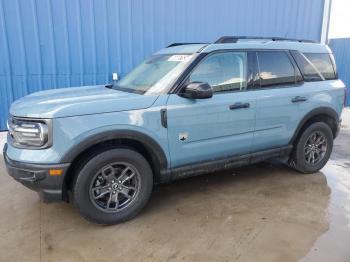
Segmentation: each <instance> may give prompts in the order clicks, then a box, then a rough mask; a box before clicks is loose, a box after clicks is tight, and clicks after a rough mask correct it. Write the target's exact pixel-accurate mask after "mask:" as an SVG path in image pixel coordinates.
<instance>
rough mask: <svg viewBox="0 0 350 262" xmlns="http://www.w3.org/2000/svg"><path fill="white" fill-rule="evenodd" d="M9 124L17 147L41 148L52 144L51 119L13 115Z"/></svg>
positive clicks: (10, 132)
mask: <svg viewBox="0 0 350 262" xmlns="http://www.w3.org/2000/svg"><path fill="white" fill-rule="evenodd" d="M7 125H8V129H9V135H10V137H11V140H12V144H13V145H14V146H15V147H18V148H34V149H41V148H47V147H49V146H51V144H52V142H51V134H50V133H51V120H48V119H45V120H44V119H30V118H28V119H27V118H17V117H11V118H10V119H9V120H8V124H7Z"/></svg>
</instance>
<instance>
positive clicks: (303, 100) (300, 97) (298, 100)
mask: <svg viewBox="0 0 350 262" xmlns="http://www.w3.org/2000/svg"><path fill="white" fill-rule="evenodd" d="M291 101H292V103H298V102H305V101H307V98H306V97H304V96H296V97H293V98H292V100H291Z"/></svg>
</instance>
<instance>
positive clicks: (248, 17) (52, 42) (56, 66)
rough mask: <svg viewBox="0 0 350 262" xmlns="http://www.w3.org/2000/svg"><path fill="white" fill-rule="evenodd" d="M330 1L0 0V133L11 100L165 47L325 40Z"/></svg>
mask: <svg viewBox="0 0 350 262" xmlns="http://www.w3.org/2000/svg"><path fill="white" fill-rule="evenodd" d="M329 5H330V0H308V1H305V0H284V1H281V0H244V1H243V0H215V1H214V0H169V1H165V0H147V1H144V0H95V1H94V0H55V1H50V0H0V130H3V129H5V128H6V124H5V121H6V118H7V115H8V109H9V106H10V104H11V102H12V101H14V100H15V99H18V98H20V97H22V96H24V95H26V94H29V93H32V92H35V91H39V90H44V89H50V88H57V87H67V86H80V85H91V84H101V83H106V82H109V81H110V78H111V74H112V72H118V73H120V74H121V75H124V74H125V73H126V72H128V71H129V70H131V69H132V67H134V66H135V65H136V64H137V63H139V62H140V61H141V60H142V59H143V58H145V57H146V56H148V55H150V54H151V53H152V52H154V51H156V50H157V49H160V48H162V47H164V46H166V45H168V44H170V43H172V42H202V41H203V42H210V41H214V40H215V39H216V38H218V37H219V36H222V35H255V36H281V37H290V38H303V39H311V40H318V41H319V40H325V36H326V33H327V27H328V17H329Z"/></svg>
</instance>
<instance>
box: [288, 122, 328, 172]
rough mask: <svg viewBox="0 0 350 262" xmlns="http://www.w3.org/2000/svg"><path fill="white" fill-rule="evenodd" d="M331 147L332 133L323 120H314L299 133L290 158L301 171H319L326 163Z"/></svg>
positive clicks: (293, 164) (292, 163)
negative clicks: (314, 121)
mask: <svg viewBox="0 0 350 262" xmlns="http://www.w3.org/2000/svg"><path fill="white" fill-rule="evenodd" d="M332 149H333V133H332V130H331V128H330V127H329V126H328V125H327V124H326V123H323V122H316V123H313V124H311V125H310V126H309V127H307V128H306V129H305V130H304V132H303V133H302V134H301V136H300V138H299V140H298V142H297V144H296V145H295V149H294V152H293V155H292V158H291V160H290V162H291V165H292V166H293V167H294V168H295V169H296V170H298V171H299V172H302V173H314V172H317V171H319V170H320V169H321V168H323V167H324V165H325V164H326V163H327V161H328V159H329V157H330V155H331V153H332Z"/></svg>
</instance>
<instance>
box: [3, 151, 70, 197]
mask: <svg viewBox="0 0 350 262" xmlns="http://www.w3.org/2000/svg"><path fill="white" fill-rule="evenodd" d="M6 150H7V145H5V147H4V159H5V165H6V169H7V172H8V174H9V175H10V176H11V177H13V178H14V179H15V180H16V181H18V182H20V183H21V184H23V185H24V186H26V187H28V188H30V189H31V190H34V191H36V192H38V193H39V196H40V198H41V199H42V200H43V201H44V202H55V201H60V200H63V180H64V175H65V174H66V172H67V170H68V168H69V165H70V164H50V165H47V164H31V163H22V162H18V161H14V160H11V159H10V158H9V157H8V156H7V154H6ZM50 169H62V170H63V172H62V174H61V175H55V176H51V175H49V170H50Z"/></svg>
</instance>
